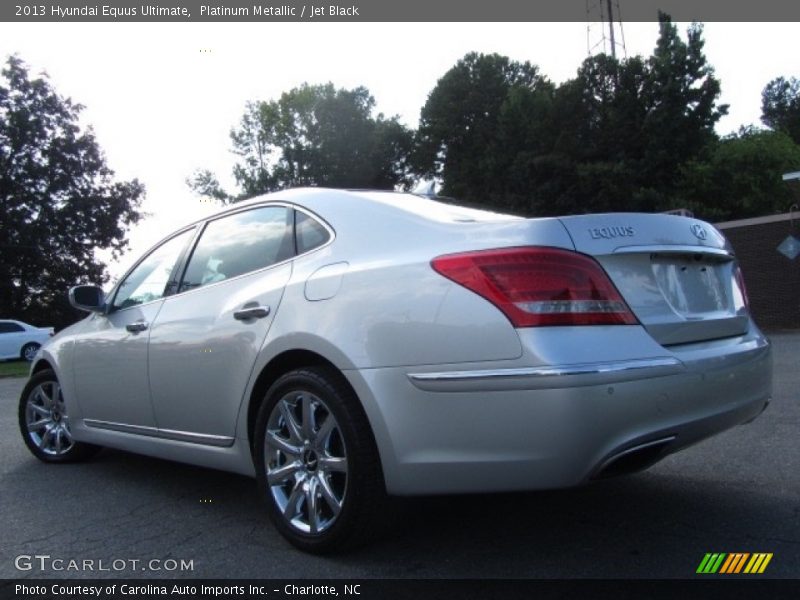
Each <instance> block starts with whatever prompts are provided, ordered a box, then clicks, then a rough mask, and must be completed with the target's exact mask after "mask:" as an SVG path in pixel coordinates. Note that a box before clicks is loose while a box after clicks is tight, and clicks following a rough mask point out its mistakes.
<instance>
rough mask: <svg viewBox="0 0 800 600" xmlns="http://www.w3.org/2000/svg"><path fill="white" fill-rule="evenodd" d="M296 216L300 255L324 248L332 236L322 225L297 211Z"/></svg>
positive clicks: (298, 251)
mask: <svg viewBox="0 0 800 600" xmlns="http://www.w3.org/2000/svg"><path fill="white" fill-rule="evenodd" d="M295 215H296V216H295V232H296V235H297V253H298V254H303V252H308V251H309V250H313V249H314V248H317V247H318V246H322V244H324V243H325V242H327V241H328V239H330V237H331V236H330V234H329V233H328V230H327V229H325V227H324V226H323V225H322V223H320V222H319V221H317V220H316V219H314V218H312V217H309V216H308V215H307V214H306V213H304V212H300V211H299V210H297V211H295Z"/></svg>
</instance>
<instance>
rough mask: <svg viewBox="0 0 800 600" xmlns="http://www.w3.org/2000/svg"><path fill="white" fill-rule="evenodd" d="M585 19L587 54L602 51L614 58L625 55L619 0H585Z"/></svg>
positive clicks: (590, 54)
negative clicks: (586, 24)
mask: <svg viewBox="0 0 800 600" xmlns="http://www.w3.org/2000/svg"><path fill="white" fill-rule="evenodd" d="M586 21H587V22H588V26H587V27H586V48H587V50H588V53H589V56H592V55H593V54H600V53H604V54H610V55H611V56H613V57H614V58H626V57H627V52H626V51H625V33H624V32H623V31H622V15H621V13H620V10H619V0H586Z"/></svg>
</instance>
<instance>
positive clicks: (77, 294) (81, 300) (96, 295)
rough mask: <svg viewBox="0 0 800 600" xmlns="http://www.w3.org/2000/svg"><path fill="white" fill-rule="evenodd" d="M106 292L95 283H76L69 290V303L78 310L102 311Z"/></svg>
mask: <svg viewBox="0 0 800 600" xmlns="http://www.w3.org/2000/svg"><path fill="white" fill-rule="evenodd" d="M105 299H106V294H105V292H103V289H102V288H100V287H98V286H96V285H76V286H75V287H73V288H71V289H70V290H69V303H70V304H71V305H72V306H74V307H75V308H77V309H78V310H85V311H86V312H103V310H104V309H105V305H106V303H105Z"/></svg>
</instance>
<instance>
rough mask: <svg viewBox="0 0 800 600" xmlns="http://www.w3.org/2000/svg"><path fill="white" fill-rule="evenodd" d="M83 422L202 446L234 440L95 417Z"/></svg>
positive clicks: (92, 425)
mask: <svg viewBox="0 0 800 600" xmlns="http://www.w3.org/2000/svg"><path fill="white" fill-rule="evenodd" d="M83 424H84V425H86V426H87V427H92V428H94V429H106V430H109V431H119V432H120V433H132V434H134V435H144V436H148V437H156V438H161V439H165V440H173V441H176V442H190V443H192V444H202V445H204V446H217V447H221V448H225V447H230V446H233V442H234V438H232V437H228V436H224V435H210V434H206V433H192V432H190V431H176V430H174V429H158V428H157V427H148V426H146V425H128V424H126V423H113V422H111V421H98V420H96V419H84V420H83Z"/></svg>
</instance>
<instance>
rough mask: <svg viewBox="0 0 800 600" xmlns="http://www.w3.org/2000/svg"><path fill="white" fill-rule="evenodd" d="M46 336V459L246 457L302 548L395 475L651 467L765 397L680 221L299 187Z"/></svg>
mask: <svg viewBox="0 0 800 600" xmlns="http://www.w3.org/2000/svg"><path fill="white" fill-rule="evenodd" d="M70 300H71V301H72V303H73V305H74V306H76V307H78V308H82V309H84V310H86V311H89V316H87V317H86V318H85V319H84V320H82V321H80V322H79V323H77V324H75V325H73V326H72V327H70V328H68V329H66V330H64V331H62V332H61V333H59V334H58V335H56V336H55V337H54V338H52V339H51V340H49V341H48V342H47V343H45V345H44V346H43V347H42V349H41V351H40V352H39V354H38V355H37V356H36V359H35V360H34V362H33V364H32V370H31V379H30V381H29V383H28V384H27V386H26V388H25V390H24V391H23V394H22V397H21V399H20V406H19V421H20V428H21V431H22V437H23V438H24V440H25V443H26V444H27V446H28V448H30V450H31V451H32V452H33V454H34V455H35V456H36V457H38V458H40V459H41V460H44V461H46V462H51V463H59V462H67V461H73V460H78V459H84V458H87V457H89V456H91V455H92V454H93V453H94V452H96V451H97V449H98V448H100V447H102V446H108V447H112V448H119V449H122V450H127V451H130V452H138V453H142V454H147V455H150V456H157V457H161V458H166V459H172V460H176V461H182V462H186V463H192V464H196V465H202V466H205V467H211V468H216V469H223V470H226V471H232V472H236V473H241V474H245V475H249V476H254V477H255V478H256V479H257V482H258V488H259V490H260V492H261V493H262V495H263V497H264V502H265V505H266V507H267V512H268V514H269V515H270V517H271V519H272V521H273V522H274V524H275V526H276V527H277V528H278V530H279V531H280V532H281V533H282V534H283V535H284V536H285V537H286V538H287V539H288V540H289V541H290V542H292V543H293V544H295V545H296V546H298V547H300V548H302V549H304V550H307V551H313V552H325V551H332V550H339V549H343V548H346V547H348V546H351V545H353V544H356V543H359V542H363V541H364V540H365V539H367V538H368V537H369V536H370V535H374V533H375V532H377V531H380V525H381V524H382V522H383V521H384V520H385V517H386V513H385V510H386V506H387V504H386V500H387V497H388V496H390V495H414V494H442V493H448V494H449V493H461V492H489V491H506V490H530V489H544V488H558V487H565V486H574V485H578V484H583V483H586V482H589V481H591V480H594V479H597V478H602V477H607V476H611V475H617V474H622V473H628V472H632V471H636V470H640V469H643V468H646V467H648V466H650V465H651V464H653V463H654V462H656V461H658V460H659V459H661V458H662V457H664V456H666V455H667V454H669V453H672V452H675V451H677V450H680V449H681V448H684V447H686V446H689V445H691V444H694V443H696V442H697V441H699V440H701V439H703V438H705V437H708V436H710V435H713V434H715V433H717V432H720V431H723V430H725V429H728V428H730V427H733V426H734V425H737V424H740V423H743V422H746V421H749V420H752V419H753V418H755V417H756V416H758V415H759V414H760V413H761V411H762V410H763V409H764V408H765V407H766V406H767V404H768V402H769V400H770V395H771V385H772V382H771V380H772V367H771V354H770V346H769V344H768V342H767V340H766V339H765V338H764V336H763V335H762V334H761V333H760V332H759V330H758V328H757V327H756V325H755V324H754V322H753V320H752V319H751V317H750V314H749V311H748V304H747V295H746V292H745V288H744V283H743V279H742V275H741V273H740V271H739V268H738V266H737V262H736V259H735V257H734V255H733V253H732V250H731V247H730V245H729V244H728V242H727V241H726V240H725V238H724V237H723V236H722V234H721V233H720V232H719V231H717V230H716V229H715V228H714V227H713V226H711V225H708V224H707V223H704V222H702V221H698V220H695V219H690V218H686V217H679V216H671V215H652V214H623V213H620V214H605V215H584V216H573V217H565V218H560V219H555V218H548V219H522V218H517V217H512V216H508V215H502V214H495V213H491V212H485V211H478V210H472V209H467V208H462V207H458V206H454V205H450V204H444V203H440V202H437V201H434V200H432V199H429V198H424V197H420V196H415V195H411V194H401V193H390V192H348V191H337V190H325V189H317V188H315V189H302V190H292V191H287V192H279V193H275V194H270V195H267V196H262V197H259V198H256V199H254V200H251V201H248V202H243V203H240V204H236V205H234V206H232V207H229V208H228V209H226V210H224V211H223V212H220V213H219V214H217V215H214V216H213V217H210V218H207V219H204V220H202V221H199V222H196V223H193V224H191V225H188V226H187V227H185V228H183V229H181V230H179V231H177V232H175V233H173V234H171V235H170V236H168V237H167V238H165V239H164V240H163V241H162V242H160V243H159V244H157V245H156V246H155V247H154V248H153V249H152V250H150V251H149V252H148V253H147V254H145V256H144V257H142V258H141V259H140V260H139V261H138V262H137V263H135V264H134V266H133V267H132V268H131V269H130V270H129V271H128V273H127V274H126V275H125V276H123V277H122V278H121V279H120V281H119V283H118V284H117V285H116V286H115V287H114V288H113V289H112V290H111V291H110V292H109V293H108V294H104V293H103V291H102V290H101V289H100V288H98V287H94V286H77V287H75V288H73V289H72V290H71V291H70Z"/></svg>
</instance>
